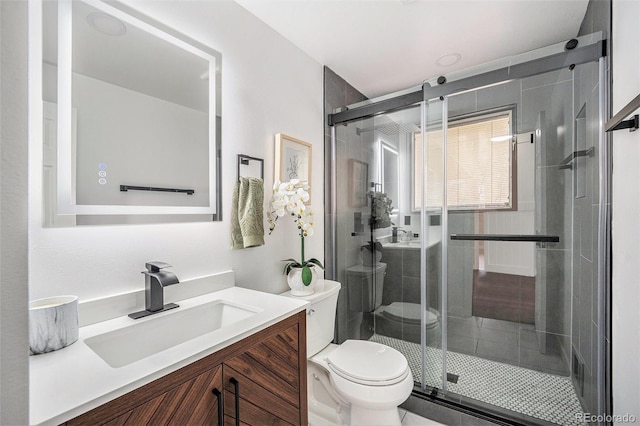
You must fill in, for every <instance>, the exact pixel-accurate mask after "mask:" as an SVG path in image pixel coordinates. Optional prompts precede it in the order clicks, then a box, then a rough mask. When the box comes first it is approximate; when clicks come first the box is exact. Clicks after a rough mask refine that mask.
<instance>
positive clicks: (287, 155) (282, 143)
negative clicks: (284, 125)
mask: <svg viewBox="0 0 640 426" xmlns="http://www.w3.org/2000/svg"><path fill="white" fill-rule="evenodd" d="M275 171H276V173H275V174H276V175H275V179H276V180H279V181H280V182H289V181H291V180H292V179H299V180H300V181H302V182H307V183H310V182H311V144H310V143H308V142H305V141H303V140H300V139H296V138H293V137H291V136H287V135H285V134H283V133H278V134H277V135H276V165H275Z"/></svg>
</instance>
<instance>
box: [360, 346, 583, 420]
mask: <svg viewBox="0 0 640 426" xmlns="http://www.w3.org/2000/svg"><path fill="white" fill-rule="evenodd" d="M370 340H372V341H374V342H378V343H383V344H385V345H387V346H390V347H392V348H395V349H397V350H398V351H400V352H402V353H403V354H404V355H405V356H406V357H407V361H408V362H409V367H410V368H411V372H412V373H413V377H414V380H416V381H419V378H420V377H421V374H422V373H421V355H420V345H418V344H415V343H411V342H405V341H404V340H399V339H394V338H391V337H387V336H383V335H379V334H374V335H373V336H372V337H371V339H370ZM426 358H427V366H432V368H427V373H426V375H427V377H426V383H427V384H428V385H430V386H433V387H438V388H441V387H442V385H441V381H442V379H441V377H442V376H441V374H442V373H441V367H440V366H441V365H442V351H441V350H440V349H437V348H430V347H427V353H426ZM447 372H448V373H453V374H456V375H458V376H459V379H458V382H457V383H451V382H448V383H447V389H448V390H449V391H451V392H454V393H457V394H459V395H464V396H466V397H469V398H473V399H476V400H478V401H482V402H485V403H488V404H492V405H496V406H498V407H502V408H506V409H508V410H512V411H515V412H518V413H522V414H525V415H527V416H531V417H535V418H538V419H542V420H545V421H547V422H551V423H555V424H559V425H582V424H584V423H582V422H579V421H578V420H577V419H576V417H577V414H578V413H583V411H582V407H581V406H580V402H579V401H578V398H577V396H576V394H575V392H574V390H573V386H572V384H571V379H570V378H569V377H563V376H556V375H553V374H546V373H541V372H537V371H532V370H528V369H526V368H521V367H516V366H513V365H509V364H503V363H500V362H495V361H488V360H485V359H482V358H478V357H475V356H471V355H464V354H459V353H456V352H451V351H449V352H448V356H447Z"/></svg>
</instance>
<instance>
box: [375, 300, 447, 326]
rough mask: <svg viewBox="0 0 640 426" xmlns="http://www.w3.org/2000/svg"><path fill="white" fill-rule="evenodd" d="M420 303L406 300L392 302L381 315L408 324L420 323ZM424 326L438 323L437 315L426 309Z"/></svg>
mask: <svg viewBox="0 0 640 426" xmlns="http://www.w3.org/2000/svg"><path fill="white" fill-rule="evenodd" d="M420 313H421V309H420V305H419V304H417V303H408V302H393V303H391V304H390V305H388V306H386V307H385V308H384V311H383V312H382V315H384V316H386V317H388V318H390V319H392V320H396V321H402V322H405V323H408V324H420V320H421V318H420ZM426 314H427V318H426V324H425V325H426V327H427V328H431V327H434V326H436V325H437V324H438V317H437V315H436V314H434V313H433V312H431V311H429V310H427V311H426Z"/></svg>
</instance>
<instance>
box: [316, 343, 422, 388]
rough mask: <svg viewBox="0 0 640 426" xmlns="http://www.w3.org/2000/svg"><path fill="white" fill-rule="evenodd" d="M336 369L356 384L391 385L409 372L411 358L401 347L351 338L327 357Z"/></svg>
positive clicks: (330, 366) (336, 371) (337, 372)
mask: <svg viewBox="0 0 640 426" xmlns="http://www.w3.org/2000/svg"><path fill="white" fill-rule="evenodd" d="M327 364H328V365H329V368H330V369H331V371H332V372H334V373H335V374H337V375H338V376H340V377H342V378H344V379H346V380H348V381H350V382H354V383H359V384H362V385H368V386H388V385H393V384H396V383H399V382H401V381H403V380H404V379H405V378H406V377H407V375H408V374H409V365H408V363H407V359H406V358H405V356H404V355H402V354H401V353H400V352H398V351H397V350H395V349H393V348H390V347H388V346H386V345H382V344H380V343H375V342H370V341H366V340H347V341H345V342H344V343H342V344H341V345H340V346H339V347H338V348H337V349H336V350H334V351H333V352H331V353H330V354H329V356H328V357H327Z"/></svg>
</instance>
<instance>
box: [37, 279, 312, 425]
mask: <svg viewBox="0 0 640 426" xmlns="http://www.w3.org/2000/svg"><path fill="white" fill-rule="evenodd" d="M215 300H223V301H228V302H232V303H237V304H242V305H247V306H251V307H254V308H258V309H257V311H258V312H256V313H255V314H254V315H252V316H250V317H248V318H245V319H242V320H240V321H238V322H235V323H233V324H229V325H226V326H224V327H222V328H219V329H218V330H215V331H212V332H209V333H207V334H204V335H201V336H199V337H196V338H194V339H191V340H188V341H186V342H184V343H181V344H179V345H176V346H174V347H171V348H169V349H166V350H163V351H161V352H158V353H155V354H153V355H151V356H148V357H146V358H143V359H141V360H139V361H136V362H133V363H131V364H128V365H125V366H123V367H119V368H114V367H111V366H110V365H109V364H107V363H106V362H105V361H104V360H103V359H102V358H100V357H99V356H98V355H97V354H96V353H95V352H94V351H93V350H92V349H91V348H89V346H87V344H86V343H85V340H86V339H88V338H90V337H93V336H96V335H100V334H103V333H105V332H109V331H112V330H117V329H119V328H122V327H127V326H129V325H132V324H133V323H134V322H138V321H153V319H154V318H157V317H160V316H163V315H171V314H172V313H174V312H178V311H179V310H185V309H189V308H192V307H195V306H198V305H201V304H204V303H208V302H212V301H215ZM308 304H309V303H308V302H306V301H305V300H301V299H296V298H291V297H284V296H280V295H275V294H270V293H263V292H260V291H255V290H249V289H245V288H240V287H231V288H227V289H224V290H219V291H215V292H212V293H209V294H205V295H203V296H198V297H193V298H191V299H186V300H182V301H180V302H179V305H180V307H179V308H176V309H173V310H170V311H166V312H162V313H159V314H155V315H151V316H149V317H146V318H142V319H138V320H132V319H131V318H129V317H127V316H124V317H118V318H114V319H111V320H108V321H103V322H99V323H96V324H91V325H88V326H85V327H81V328H80V336H79V338H78V341H77V342H75V343H74V344H72V345H70V346H68V347H66V348H63V349H61V350H58V351H55V352H50V353H47V354H42V355H35V356H31V357H30V363H29V393H30V400H29V406H30V408H29V410H30V412H29V414H30V423H31V424H33V425H41V424H42V425H49V424H56V425H57V424H60V423H62V422H65V421H67V420H69V419H71V418H74V417H76V416H78V415H80V414H82V413H84V412H86V411H89V410H91V409H93V408H95V407H98V406H100V405H102V404H104V403H106V402H108V401H110V400H112V399H114V398H117V397H119V396H121V395H124V394H125V393H127V392H130V391H132V390H134V389H136V388H138V387H140V386H143V385H145V384H147V383H149V382H151V381H153V380H155V379H158V378H160V377H162V376H164V375H166V374H168V373H171V372H173V371H175V370H178V369H179V368H181V367H184V366H185V365H188V364H190V363H192V362H194V361H197V360H199V359H201V358H203V357H205V356H207V355H209V354H211V353H213V352H216V351H218V350H220V349H222V348H224V347H226V346H229V345H231V344H232V343H235V342H237V341H239V340H242V339H243V338H245V337H247V336H249V335H251V334H253V333H256V332H258V331H260V330H263V329H265V328H267V327H269V326H271V325H273V324H275V323H277V322H279V321H281V320H283V319H285V318H287V317H289V316H291V315H293V314H295V313H297V312H300V311H302V310H305V309H306V308H307V306H308Z"/></svg>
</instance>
